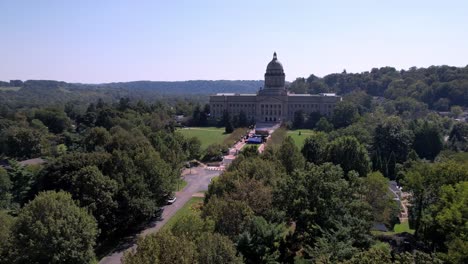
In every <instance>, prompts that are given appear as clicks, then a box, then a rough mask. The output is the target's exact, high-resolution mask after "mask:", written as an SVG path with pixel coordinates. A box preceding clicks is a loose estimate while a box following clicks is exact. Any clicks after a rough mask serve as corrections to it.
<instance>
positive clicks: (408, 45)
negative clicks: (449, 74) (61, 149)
mask: <svg viewBox="0 0 468 264" xmlns="http://www.w3.org/2000/svg"><path fill="white" fill-rule="evenodd" d="M0 10H2V11H3V12H2V16H1V17H0V33H1V34H2V35H3V36H4V40H3V42H2V49H0V57H2V58H3V61H4V62H6V63H3V64H1V66H0V80H5V81H8V80H14V79H21V80H30V79H34V80H58V81H65V82H72V83H86V84H99V83H109V82H128V81H141V80H148V81H188V80H263V74H264V73H265V68H266V65H267V63H268V62H269V61H270V60H271V58H272V54H273V52H274V51H276V52H277V53H278V59H279V60H280V61H281V62H282V64H283V66H284V69H285V73H286V79H287V80H288V81H293V80H294V79H295V78H297V77H308V76H309V75H310V74H314V75H317V76H320V77H323V76H324V75H327V74H330V73H341V72H342V71H343V70H344V69H346V71H347V72H349V73H356V72H364V71H370V70H371V69H372V68H380V67H385V66H390V67H395V68H396V69H398V70H401V69H405V70H406V69H408V68H410V67H413V66H415V67H418V68H421V67H424V68H426V67H429V66H431V65H449V66H457V67H465V66H466V65H467V64H468V49H467V48H466V47H468V34H467V33H468V30H467V29H466V25H468V16H466V14H465V13H466V10H468V2H464V1H444V2H439V1H412V2H411V3H407V2H406V1H392V2H391V3H381V2H378V3H377V2H375V1H371V0H367V1H354V2H352V3H351V2H349V1H327V2H326V3H313V2H311V1H294V2H288V3H285V2H284V1H255V2H253V3H252V2H249V1H236V2H235V3H234V2H233V3H228V2H226V3H224V2H223V3H219V2H217V1H196V2H190V3H180V2H179V3H173V2H170V3H169V2H164V1H141V2H138V5H135V4H134V3H132V2H128V1H99V2H95V1H79V2H63V1H55V0H54V1H52V0H48V1H40V2H39V1H10V2H6V1H4V2H1V3H0Z"/></svg>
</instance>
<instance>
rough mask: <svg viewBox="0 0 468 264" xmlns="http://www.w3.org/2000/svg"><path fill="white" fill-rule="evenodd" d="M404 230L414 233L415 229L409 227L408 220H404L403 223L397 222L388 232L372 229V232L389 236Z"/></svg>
mask: <svg viewBox="0 0 468 264" xmlns="http://www.w3.org/2000/svg"><path fill="white" fill-rule="evenodd" d="M403 232H407V233H410V234H414V229H410V228H409V223H408V221H406V222H403V223H401V224H395V226H393V230H392V231H387V232H381V231H376V230H374V231H371V233H372V234H374V235H388V236H391V235H395V234H399V233H403Z"/></svg>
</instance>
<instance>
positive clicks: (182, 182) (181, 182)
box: [176, 178, 187, 192]
mask: <svg viewBox="0 0 468 264" xmlns="http://www.w3.org/2000/svg"><path fill="white" fill-rule="evenodd" d="M185 186H187V182H186V181H185V180H184V179H182V178H180V179H179V180H178V182H177V186H176V189H177V191H178V192H180V191H182V190H183V189H184V188H185Z"/></svg>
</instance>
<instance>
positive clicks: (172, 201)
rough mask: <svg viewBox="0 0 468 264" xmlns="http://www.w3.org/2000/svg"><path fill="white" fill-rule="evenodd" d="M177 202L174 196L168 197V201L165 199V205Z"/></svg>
mask: <svg viewBox="0 0 468 264" xmlns="http://www.w3.org/2000/svg"><path fill="white" fill-rule="evenodd" d="M176 200H177V197H175V195H174V196H169V199H167V204H173V203H174V202H175V201H176Z"/></svg>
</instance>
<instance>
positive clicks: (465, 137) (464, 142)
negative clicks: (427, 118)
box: [449, 122, 468, 151]
mask: <svg viewBox="0 0 468 264" xmlns="http://www.w3.org/2000/svg"><path fill="white" fill-rule="evenodd" d="M449 142H450V147H451V148H452V149H453V150H456V151H467V150H468V124H467V123H463V122H458V123H455V125H454V126H453V128H452V131H450V135H449Z"/></svg>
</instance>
